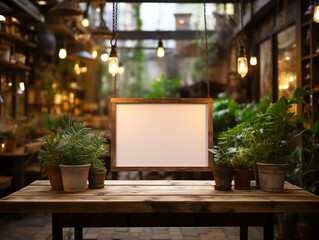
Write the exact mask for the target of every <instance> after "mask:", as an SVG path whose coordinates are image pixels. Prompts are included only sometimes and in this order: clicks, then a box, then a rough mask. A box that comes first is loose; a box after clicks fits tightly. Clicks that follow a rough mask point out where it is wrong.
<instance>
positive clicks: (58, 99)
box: [54, 93, 62, 104]
mask: <svg viewBox="0 0 319 240" xmlns="http://www.w3.org/2000/svg"><path fill="white" fill-rule="evenodd" d="M61 103H62V94H61V93H56V94H55V95H54V104H61Z"/></svg>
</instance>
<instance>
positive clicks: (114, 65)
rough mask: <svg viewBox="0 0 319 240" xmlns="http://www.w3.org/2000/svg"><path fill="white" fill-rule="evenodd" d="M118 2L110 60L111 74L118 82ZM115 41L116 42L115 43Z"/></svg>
mask: <svg viewBox="0 0 319 240" xmlns="http://www.w3.org/2000/svg"><path fill="white" fill-rule="evenodd" d="M116 31H117V2H116V3H114V2H113V37H112V39H111V41H110V42H111V52H110V58H109V72H110V73H111V74H112V75H113V77H115V81H116V74H117V73H118V71H119V60H118V56H117V51H116V43H117V36H116ZM113 41H114V42H113Z"/></svg>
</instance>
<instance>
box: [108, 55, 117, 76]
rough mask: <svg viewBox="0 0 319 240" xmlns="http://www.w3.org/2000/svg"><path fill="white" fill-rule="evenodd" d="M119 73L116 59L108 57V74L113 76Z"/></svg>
mask: <svg viewBox="0 0 319 240" xmlns="http://www.w3.org/2000/svg"><path fill="white" fill-rule="evenodd" d="M118 71H119V62H118V58H117V57H110V58H109V72H110V73H111V74H112V75H113V77H114V76H115V74H117V73H118Z"/></svg>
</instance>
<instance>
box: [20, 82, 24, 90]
mask: <svg viewBox="0 0 319 240" xmlns="http://www.w3.org/2000/svg"><path fill="white" fill-rule="evenodd" d="M19 88H20V90H21V91H22V92H24V90H25V85H24V82H20V83H19Z"/></svg>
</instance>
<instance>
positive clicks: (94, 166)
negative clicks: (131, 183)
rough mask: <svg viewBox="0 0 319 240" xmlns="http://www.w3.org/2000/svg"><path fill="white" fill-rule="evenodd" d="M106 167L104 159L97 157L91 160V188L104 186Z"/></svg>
mask: <svg viewBox="0 0 319 240" xmlns="http://www.w3.org/2000/svg"><path fill="white" fill-rule="evenodd" d="M105 175H106V169H105V166H104V162H103V159H95V160H94V161H92V162H91V168H90V171H89V188H93V189H95V188H104V180H105Z"/></svg>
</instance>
